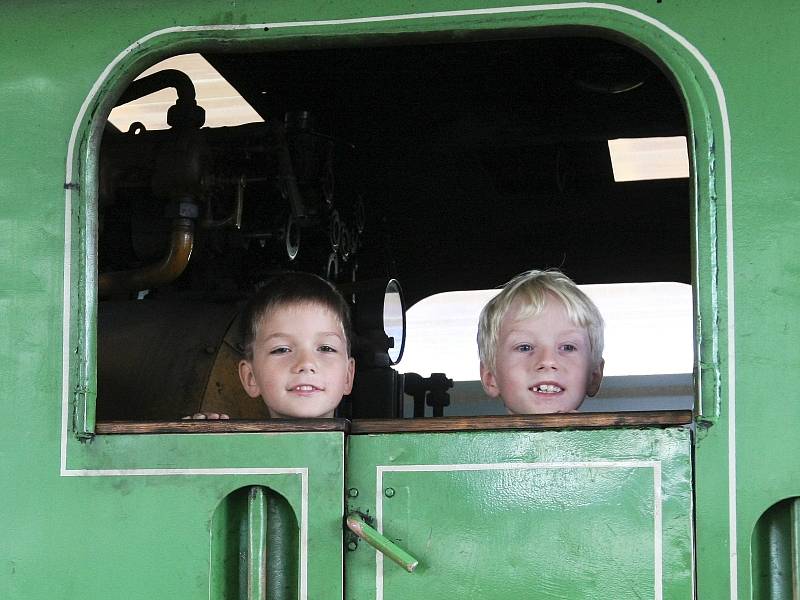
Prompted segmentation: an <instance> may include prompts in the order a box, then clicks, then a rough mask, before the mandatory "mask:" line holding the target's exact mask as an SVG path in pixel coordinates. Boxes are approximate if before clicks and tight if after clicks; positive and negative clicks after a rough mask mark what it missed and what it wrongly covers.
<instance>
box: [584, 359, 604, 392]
mask: <svg viewBox="0 0 800 600" xmlns="http://www.w3.org/2000/svg"><path fill="white" fill-rule="evenodd" d="M605 364H606V361H605V360H603V359H602V358H601V359H600V362H599V363H598V364H597V366H596V367H595V368H594V369H592V372H591V374H590V375H589V384H588V385H587V386H586V395H587V396H589V397H590V398H591V397H592V396H594V395H595V394H597V392H599V391H600V384H601V383H602V382H603V367H604V366H605Z"/></svg>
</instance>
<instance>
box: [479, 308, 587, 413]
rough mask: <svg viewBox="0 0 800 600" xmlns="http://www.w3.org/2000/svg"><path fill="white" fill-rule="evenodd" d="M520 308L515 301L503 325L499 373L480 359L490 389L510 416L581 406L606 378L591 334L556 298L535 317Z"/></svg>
mask: <svg viewBox="0 0 800 600" xmlns="http://www.w3.org/2000/svg"><path fill="white" fill-rule="evenodd" d="M519 309H520V307H519V306H518V305H517V304H516V303H515V304H512V305H511V308H510V309H509V311H508V313H507V314H506V316H505V318H504V319H503V321H502V323H501V325H500V332H499V336H498V339H497V348H496V351H495V369H494V371H489V370H488V368H486V367H485V366H484V365H483V363H481V382H482V383H483V387H484V389H485V390H486V393H487V394H488V395H489V396H491V397H493V398H496V397H498V396H500V397H501V398H502V399H503V403H504V404H505V406H506V408H507V409H508V412H509V413H511V414H540V413H563V412H572V411H575V410H577V408H578V407H579V406H580V405H581V403H582V402H583V400H584V398H585V397H586V396H587V395H589V396H593V395H594V394H596V393H597V390H598V389H599V388H600V381H601V380H602V379H603V361H600V364H599V365H593V364H592V359H591V348H590V347H589V335H588V333H587V332H586V330H585V329H584V328H582V327H578V326H576V325H574V324H573V323H572V321H571V320H570V319H569V316H568V315H567V311H566V309H565V308H564V306H563V304H562V302H561V301H560V300H559V299H558V298H556V297H555V296H551V295H548V297H547V302H546V304H545V306H544V309H543V310H542V312H540V313H539V314H538V315H536V316H534V317H527V318H522V319H520V318H519V312H520V310H519Z"/></svg>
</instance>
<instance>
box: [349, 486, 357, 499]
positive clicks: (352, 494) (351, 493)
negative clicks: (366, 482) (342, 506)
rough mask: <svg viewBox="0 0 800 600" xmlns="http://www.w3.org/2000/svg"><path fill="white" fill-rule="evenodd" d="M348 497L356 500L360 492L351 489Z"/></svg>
mask: <svg viewBox="0 0 800 600" xmlns="http://www.w3.org/2000/svg"><path fill="white" fill-rule="evenodd" d="M347 495H348V496H350V497H351V498H356V497H358V490H357V489H356V488H350V489H349V490H347Z"/></svg>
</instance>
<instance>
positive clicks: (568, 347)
mask: <svg viewBox="0 0 800 600" xmlns="http://www.w3.org/2000/svg"><path fill="white" fill-rule="evenodd" d="M561 349H562V350H563V351H564V352H575V351H576V350H577V349H578V347H577V346H575V345H574V344H562V345H561Z"/></svg>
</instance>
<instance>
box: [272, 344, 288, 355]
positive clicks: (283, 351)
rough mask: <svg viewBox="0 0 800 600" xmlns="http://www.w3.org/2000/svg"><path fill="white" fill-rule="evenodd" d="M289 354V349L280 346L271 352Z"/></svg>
mask: <svg viewBox="0 0 800 600" xmlns="http://www.w3.org/2000/svg"><path fill="white" fill-rule="evenodd" d="M287 352H289V348H287V347H286V346H279V347H277V348H273V349H272V350H270V351H269V353H270V354H286V353H287Z"/></svg>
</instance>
